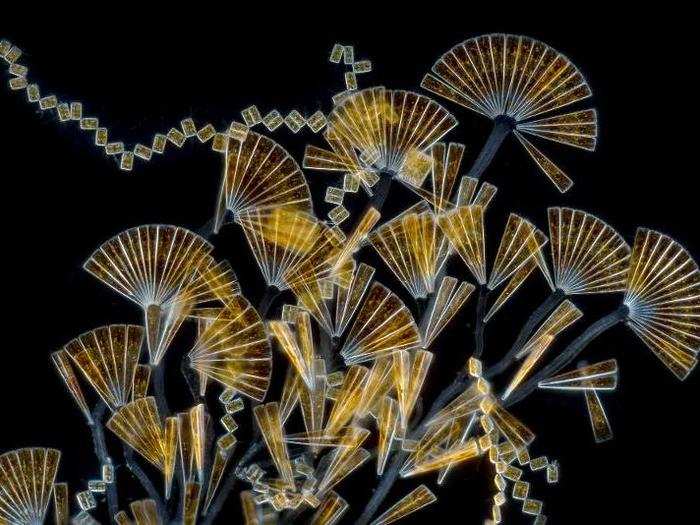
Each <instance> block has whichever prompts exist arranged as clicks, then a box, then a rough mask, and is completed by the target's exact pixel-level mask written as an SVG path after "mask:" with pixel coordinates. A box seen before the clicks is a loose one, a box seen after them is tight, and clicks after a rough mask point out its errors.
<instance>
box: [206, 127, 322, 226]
mask: <svg viewBox="0 0 700 525" xmlns="http://www.w3.org/2000/svg"><path fill="white" fill-rule="evenodd" d="M280 206H283V207H286V208H289V209H294V210H300V211H305V212H311V211H312V209H311V195H310V192H309V185H308V183H307V182H306V177H305V176H304V174H303V173H302V171H301V169H299V165H298V164H297V163H296V161H295V160H294V159H293V158H292V156H291V155H290V154H289V153H288V152H287V151H286V150H285V149H284V148H283V147H282V146H280V145H279V144H277V143H276V142H275V141H273V140H272V139H269V138H267V137H265V136H264V135H260V134H258V133H255V132H253V131H248V132H247V134H246V136H245V138H243V140H240V141H233V142H232V143H231V144H230V145H229V147H228V149H227V152H226V166H225V169H224V177H223V181H222V183H221V190H220V192H219V206H218V208H217V213H216V217H215V218H216V220H215V226H214V227H215V231H218V230H219V228H220V227H221V225H222V224H223V221H224V213H225V211H226V210H229V211H230V212H231V213H233V215H234V218H235V217H238V215H239V214H241V213H242V212H244V211H251V210H265V209H270V208H275V207H280Z"/></svg>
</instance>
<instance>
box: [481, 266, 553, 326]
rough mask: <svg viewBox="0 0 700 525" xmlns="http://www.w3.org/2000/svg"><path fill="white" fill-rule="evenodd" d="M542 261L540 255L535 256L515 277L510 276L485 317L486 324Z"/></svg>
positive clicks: (514, 274)
mask: <svg viewBox="0 0 700 525" xmlns="http://www.w3.org/2000/svg"><path fill="white" fill-rule="evenodd" d="M540 259H541V254H540V255H535V256H534V257H532V258H530V259H528V260H527V261H526V262H525V264H523V265H522V266H521V267H520V268H519V269H518V270H517V271H516V272H515V273H513V275H511V276H510V278H509V279H508V282H507V283H506V285H505V286H504V287H503V288H502V289H501V292H500V293H499V294H498V297H497V298H496V299H495V300H494V301H493V304H492V305H491V307H490V308H489V311H488V313H487V314H486V316H484V322H485V323H488V322H489V320H490V319H491V318H492V317H493V316H494V315H496V313H497V312H498V311H499V310H500V309H501V307H502V306H503V305H504V304H505V303H506V302H507V301H508V299H510V298H511V297H512V296H513V294H514V293H515V292H517V291H518V288H520V285H522V284H523V283H524V282H525V279H527V278H528V277H529V276H530V274H531V273H532V272H533V271H534V270H535V269H536V268H538V267H540V265H539V261H540Z"/></svg>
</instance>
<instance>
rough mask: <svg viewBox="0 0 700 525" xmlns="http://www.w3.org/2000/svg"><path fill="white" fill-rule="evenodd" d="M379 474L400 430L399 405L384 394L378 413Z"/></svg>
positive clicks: (378, 474)
mask: <svg viewBox="0 0 700 525" xmlns="http://www.w3.org/2000/svg"><path fill="white" fill-rule="evenodd" d="M377 427H378V430H379V436H378V438H377V476H381V475H382V473H383V472H384V467H385V466H386V460H387V459H389V452H390V451H391V445H392V443H393V442H394V439H395V437H396V432H397V431H398V430H399V405H398V403H397V402H396V401H394V399H392V398H391V397H389V396H384V398H383V399H382V401H381V403H380V405H379V411H378V414H377Z"/></svg>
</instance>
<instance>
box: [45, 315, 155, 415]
mask: <svg viewBox="0 0 700 525" xmlns="http://www.w3.org/2000/svg"><path fill="white" fill-rule="evenodd" d="M142 343H143V328H142V327H141V326H134V325H110V326H103V327H100V328H96V329H94V330H91V331H90V332H87V333H85V334H82V335H80V336H78V337H76V338H75V339H73V340H72V341H70V342H69V343H68V344H66V345H65V346H64V347H63V349H62V350H59V353H65V354H66V355H68V356H70V358H71V359H72V360H73V362H74V363H75V365H76V366H77V367H78V368H79V369H80V371H81V372H82V373H83V375H84V376H85V378H86V379H87V380H88V381H89V382H90V384H91V385H92V387H93V388H94V389H95V391H96V392H97V393H98V394H99V395H100V397H101V398H102V399H103V400H104V402H105V403H107V405H108V406H109V407H110V408H111V409H112V410H116V409H118V408H119V407H121V406H124V405H125V404H127V403H128V402H129V401H131V399H132V397H133V389H134V378H135V376H136V370H137V368H138V361H139V355H140V354H141V345H142ZM59 361H60V357H56V358H55V362H59Z"/></svg>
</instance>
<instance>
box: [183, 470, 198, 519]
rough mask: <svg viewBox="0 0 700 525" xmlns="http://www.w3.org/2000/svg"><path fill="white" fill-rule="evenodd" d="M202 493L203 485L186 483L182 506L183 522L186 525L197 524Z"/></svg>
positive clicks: (192, 482)
mask: <svg viewBox="0 0 700 525" xmlns="http://www.w3.org/2000/svg"><path fill="white" fill-rule="evenodd" d="M201 491H202V485H201V484H199V483H197V482H194V481H189V482H187V483H185V491H184V495H183V500H184V502H183V505H182V508H183V510H182V522H183V524H184V525H195V523H197V514H198V513H199V498H200V492H201Z"/></svg>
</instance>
